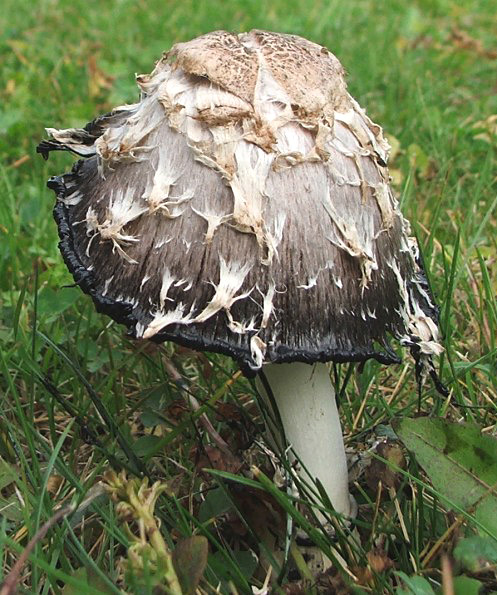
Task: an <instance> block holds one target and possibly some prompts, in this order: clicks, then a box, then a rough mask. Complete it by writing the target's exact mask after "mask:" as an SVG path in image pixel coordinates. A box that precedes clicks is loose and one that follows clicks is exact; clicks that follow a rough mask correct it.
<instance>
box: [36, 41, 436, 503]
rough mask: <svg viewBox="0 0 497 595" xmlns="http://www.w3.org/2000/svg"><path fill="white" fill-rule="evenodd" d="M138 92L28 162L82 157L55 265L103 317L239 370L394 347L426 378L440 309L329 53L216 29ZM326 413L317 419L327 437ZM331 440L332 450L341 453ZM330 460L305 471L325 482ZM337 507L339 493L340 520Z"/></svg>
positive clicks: (370, 354)
mask: <svg viewBox="0 0 497 595" xmlns="http://www.w3.org/2000/svg"><path fill="white" fill-rule="evenodd" d="M137 82H138V85H139V87H140V90H141V99H140V101H139V102H138V103H136V104H133V105H126V106H121V107H118V108H116V109H115V110H113V111H112V112H111V113H110V114H107V115H105V116H103V117H101V118H98V119H96V120H95V121H93V122H91V123H90V124H88V125H87V126H86V127H85V128H84V129H69V130H55V129H52V128H48V129H47V132H48V133H49V134H50V135H51V137H52V138H53V140H51V141H44V142H43V143H41V145H40V146H39V149H38V150H39V151H40V152H41V153H42V154H44V156H47V154H48V153H49V151H51V150H69V151H72V152H75V153H76V154H78V155H81V156H83V157H85V159H84V160H82V161H80V162H78V163H77V164H76V165H75V167H74V168H73V170H72V172H71V173H69V174H65V175H63V176H60V177H57V178H52V179H51V180H50V182H49V186H50V187H52V188H53V189H54V190H55V191H56V193H57V198H58V200H57V204H56V207H55V217H56V220H57V223H58V225H59V234H60V237H61V243H60V247H61V250H62V253H63V256H64V258H65V260H66V263H67V265H68V267H69V269H70V270H71V272H72V273H73V275H74V277H75V280H76V282H77V283H79V284H80V285H81V287H82V288H83V290H84V291H86V292H87V293H89V294H90V295H91V296H92V298H93V300H94V301H95V304H96V305H97V308H98V309H99V310H100V311H103V312H105V313H107V314H109V315H110V316H112V317H113V318H115V319H116V320H118V321H119V322H122V323H124V324H126V325H127V326H128V327H129V329H130V331H131V333H132V334H133V335H134V336H136V337H137V338H152V339H154V340H156V341H164V340H174V341H177V342H179V343H182V344H184V345H188V346H191V347H194V348H197V349H205V350H210V351H217V352H221V353H225V354H228V355H231V356H232V357H234V358H236V359H237V360H238V361H239V362H240V364H241V366H242V368H243V369H244V370H245V372H247V373H250V372H252V373H256V372H258V371H259V370H260V369H261V367H262V366H264V367H265V369H266V366H265V364H269V363H278V362H279V363H282V362H327V361H337V362H344V361H364V360H366V359H368V358H375V359H377V360H379V361H381V362H384V363H392V362H395V361H398V358H397V356H396V355H395V353H394V352H393V351H392V350H391V348H390V347H389V345H388V340H389V338H394V339H397V340H398V341H399V342H400V344H402V345H407V346H409V347H411V350H412V351H413V354H414V355H415V357H416V358H417V361H418V362H419V363H420V366H421V364H423V365H424V370H426V371H428V372H433V368H432V364H431V359H430V358H431V356H433V355H436V354H438V353H439V352H440V350H441V347H440V345H439V343H438V328H437V308H436V306H435V305H434V303H433V301H432V298H431V295H430V291H429V288H428V287H427V283H426V280H425V277H424V274H423V270H422V268H421V265H420V262H419V260H418V258H417V245H416V243H415V242H413V241H412V240H411V239H410V238H409V225H408V223H407V222H406V220H405V219H404V218H403V217H402V215H401V213H400V211H399V209H398V204H397V202H396V200H395V198H394V197H393V195H392V192H391V189H390V187H389V175H388V170H387V168H386V161H387V158H388V150H389V147H388V144H387V142H386V141H385V139H384V137H383V135H382V131H381V128H380V127H379V126H378V125H376V124H374V123H373V122H372V121H371V120H370V119H369V118H368V117H367V116H366V114H365V112H364V110H363V109H362V108H361V107H360V106H359V105H358V104H357V102H356V101H355V100H354V99H353V98H352V97H351V96H350V95H349V94H348V92H347V89H346V84H345V80H344V73H343V68H342V66H341V65H340V63H339V61H338V60H337V59H336V58H335V56H333V54H331V53H330V52H329V51H328V50H327V49H326V48H324V47H322V46H319V45H317V44H314V43H312V42H310V41H307V40H305V39H303V38H301V37H297V36H294V35H283V34H277V33H269V32H265V31H251V32H250V33H244V34H240V35H234V34H231V33H227V32H224V31H217V32H214V33H210V34H207V35H203V36H201V37H198V38H197V39H194V40H192V41H190V42H187V43H179V44H177V45H175V46H174V47H173V48H172V49H171V50H170V51H169V52H167V53H166V54H164V56H163V57H162V59H161V60H160V61H159V62H158V63H157V65H156V67H155V69H154V71H153V72H152V73H151V74H150V75H142V76H139V77H137ZM123 295H126V296H131V297H128V298H127V299H124V298H123V297H122V296H123ZM421 367H423V366H421ZM269 368H270V367H269V366H267V369H268V370H269ZM294 369H295V370H296V372H295V373H298V374H300V375H301V377H302V378H301V381H299V382H297V383H296V384H295V386H300V388H299V391H300V390H303V388H302V387H304V386H306V385H309V383H310V384H312V385H313V386H315V387H317V386H319V387H321V388H320V390H325V392H326V394H327V396H326V399H327V400H328V401H330V402H331V401H333V397H332V389H331V387H330V385H329V382H327V383H326V382H324V381H322V375H323V372H320V373H319V375H318V373H317V372H314V373H313V374H311V377H312V378H308V376H309V374H310V370H311V368H308V367H306V366H294ZM281 370H282V368H277V371H276V372H273V371H270V372H269V377H271V376H273V378H274V381H275V382H277V378H278V377H280V376H282V374H281ZM302 374H303V376H302ZM287 375H288V372H285V373H284V374H283V376H287ZM324 375H325V376H326V375H327V373H326V372H324ZM318 376H319V381H318V380H317V378H318ZM278 381H279V380H278ZM325 386H326V388H323V387H325ZM288 390H289V387H287V388H286V389H285V391H286V392H288ZM273 392H275V393H276V392H278V391H277V390H275V388H274V386H273ZM275 396H276V395H275ZM296 398H297V397H296ZM276 400H277V402H278V405H279V407H280V408H281V407H283V406H284V402H285V400H286V401H288V402H290V401H291V399H290V398H288V399H287V398H286V396H285V395H283V396H282V397H281V399H280V398H279V397H277V399H276ZM280 401H281V403H280ZM296 402H297V406H298V409H299V410H305V409H306V407H305V406H304V403H303V402H299V401H298V399H297V401H296ZM332 413H333V412H331V411H330V412H329V413H326V415H325V414H324V413H323V415H321V414H319V416H318V417H320V419H321V418H322V419H324V420H325V422H324V430H322V431H323V432H324V435H325V434H326V424H328V422H327V421H326V420H327V419H328V415H331V414H332ZM334 414H336V409H335V413H334ZM281 417H282V418H283V417H285V416H284V415H282V416H281ZM288 423H290V422H288ZM302 423H304V422H303V421H302ZM309 423H311V422H309ZM314 423H317V422H315V421H314V422H312V424H314ZM312 424H311V426H312ZM311 426H310V427H311ZM328 427H329V425H328ZM285 428H286V430H287V438H288V439H289V440H290V441H291V442H295V443H296V444H297V443H299V440H298V439H297V438H296V437H293V438H292V436H289V435H288V434H289V433H291V432H290V430H289V429H288V428H287V427H286V426H285ZM337 428H338V429H337V431H338V434H337V436H340V437H339V438H333V440H332V444H330V445H328V451H327V452H329V449H332V450H334V451H335V452H338V451H340V452H341V454H340V456H342V457H343V443H342V442H341V434H340V427H339V422H338V426H337ZM320 435H323V434H320ZM300 442H302V441H300ZM303 442H305V440H304V441H303ZM337 444H338V446H337ZM340 444H341V446H339V445H340ZM298 448H299V449H301V448H302V447H301V446H299V447H298ZM324 451H326V447H324ZM299 454H300V456H302V457H303V455H302V452H301V451H300V452H299ZM335 456H336V455H335ZM303 458H305V457H303ZM326 461H328V463H327V464H328V466H329V459H326V458H325V461H324V463H323V465H321V467H319V466H318V467H319V468H318V469H315V468H313V467H312V464H311V463H310V462H309V461H304V462H305V463H306V465H307V466H308V468H309V471H310V473H311V475H313V476H315V475H317V476H319V477H320V478H322V477H323V473H325V474H326V473H328V474H329V471H326V469H325V470H324V471H323V469H324V468H325V467H326ZM341 467H343V460H342V463H341ZM341 477H342V479H341V480H340V481H338V482H337V481H336V480H330V481H323V479H322V481H323V483H324V484H325V487H326V489H327V490H328V491H329V493H330V494H333V493H334V492H336V491H337V489H336V487H333V483H335V484H337V483H338V484H341V485H340V487H339V488H338V491H340V492H341V494H342V496H343V494H345V493H346V486H345V488H344V485H343V483H344V482H345V483H346V473H345V475H344V474H343V469H342V472H341ZM344 489H345V491H344ZM346 500H347V502H345V500H344V498H343V497H338V496H333V497H332V501H333V503H334V504H335V506H336V508H337V509H338V510H341V511H342V512H345V513H347V512H348V498H346Z"/></svg>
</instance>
